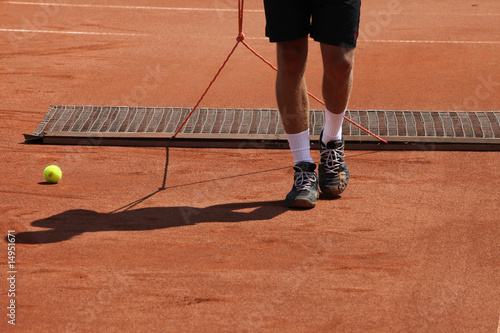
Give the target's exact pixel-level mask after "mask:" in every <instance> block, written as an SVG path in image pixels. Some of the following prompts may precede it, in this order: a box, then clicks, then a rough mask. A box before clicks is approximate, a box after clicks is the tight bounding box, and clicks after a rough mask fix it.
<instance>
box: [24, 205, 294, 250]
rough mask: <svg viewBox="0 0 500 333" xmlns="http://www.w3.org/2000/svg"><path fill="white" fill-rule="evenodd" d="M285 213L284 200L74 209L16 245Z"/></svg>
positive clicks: (37, 223)
mask: <svg viewBox="0 0 500 333" xmlns="http://www.w3.org/2000/svg"><path fill="white" fill-rule="evenodd" d="M286 211H287V209H286V207H284V205H283V202H282V201H263V202H250V203H230V204H222V205H214V206H209V207H205V208H196V207H188V206H181V207H150V208H140V209H133V210H127V211H123V212H118V213H98V212H95V211H92V210H85V209H74V210H68V211H65V212H63V213H60V214H57V215H53V216H50V217H48V218H45V219H41V220H36V221H34V222H32V223H31V225H32V226H34V227H39V228H46V229H47V230H41V231H27V232H21V233H18V234H16V243H20V244H47V243H57V242H62V241H66V240H69V239H71V238H73V237H75V236H78V235H81V234H84V233H90V232H102V231H144V230H155V229H165V228H173V227H185V226H191V225H195V224H198V223H211V222H219V223H235V222H247V221H267V220H271V219H273V218H275V217H276V216H279V215H281V214H283V213H284V212H286Z"/></svg>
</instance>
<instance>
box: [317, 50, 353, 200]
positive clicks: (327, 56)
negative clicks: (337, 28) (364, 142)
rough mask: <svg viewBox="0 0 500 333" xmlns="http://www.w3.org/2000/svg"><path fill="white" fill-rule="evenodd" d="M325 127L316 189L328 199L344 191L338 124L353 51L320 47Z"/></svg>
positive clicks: (347, 92)
mask: <svg viewBox="0 0 500 333" xmlns="http://www.w3.org/2000/svg"><path fill="white" fill-rule="evenodd" d="M321 53H322V56H323V67H324V73H323V98H324V100H325V127H324V129H323V132H322V133H321V139H320V140H321V142H320V147H321V148H320V151H321V164H320V166H319V178H320V181H319V185H320V188H321V191H322V192H323V193H324V194H325V195H328V196H338V195H339V194H340V193H342V192H343V191H344V190H345V188H346V187H347V183H348V182H349V170H348V168H347V166H346V164H345V155H344V140H343V137H342V123H343V120H344V115H345V110H346V109H347V104H348V103H349V96H350V94H351V87H352V73H353V71H352V69H353V64H354V48H345V47H338V46H333V45H328V44H321Z"/></svg>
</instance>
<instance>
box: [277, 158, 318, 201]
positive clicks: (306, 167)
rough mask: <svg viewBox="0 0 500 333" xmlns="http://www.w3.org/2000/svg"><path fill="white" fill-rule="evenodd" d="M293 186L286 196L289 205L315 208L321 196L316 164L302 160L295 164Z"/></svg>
mask: <svg viewBox="0 0 500 333" xmlns="http://www.w3.org/2000/svg"><path fill="white" fill-rule="evenodd" d="M293 170H295V174H294V175H293V179H294V182H293V187H292V190H291V191H290V193H288V195H287V196H286V199H285V205H286V206H287V207H298V208H313V207H314V206H316V200H317V199H318V197H319V189H318V175H317V173H316V164H314V163H309V162H300V163H297V164H295V165H294V166H293Z"/></svg>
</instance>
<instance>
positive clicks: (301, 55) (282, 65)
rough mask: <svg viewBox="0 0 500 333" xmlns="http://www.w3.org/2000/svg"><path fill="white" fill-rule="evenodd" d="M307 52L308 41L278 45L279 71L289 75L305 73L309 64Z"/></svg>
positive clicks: (300, 40)
mask: <svg viewBox="0 0 500 333" xmlns="http://www.w3.org/2000/svg"><path fill="white" fill-rule="evenodd" d="M307 51H308V45H307V40H305V41H304V40H302V39H299V40H296V41H291V42H282V43H278V45H277V54H278V69H279V70H284V71H286V72H289V73H294V72H303V70H304V69H305V66H306V62H307Z"/></svg>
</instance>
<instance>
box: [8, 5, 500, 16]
mask: <svg viewBox="0 0 500 333" xmlns="http://www.w3.org/2000/svg"><path fill="white" fill-rule="evenodd" d="M4 3H6V4H11V5H32V6H61V7H81V8H114V9H149V10H179V11H211V12H237V11H238V9H232V8H189V7H150V6H120V5H94V4H72V3H57V2H29V1H5V2H4ZM245 12H250V13H252V12H253V13H264V10H263V9H245ZM401 15H413V12H403V13H401ZM418 15H432V16H500V13H423V14H418Z"/></svg>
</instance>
